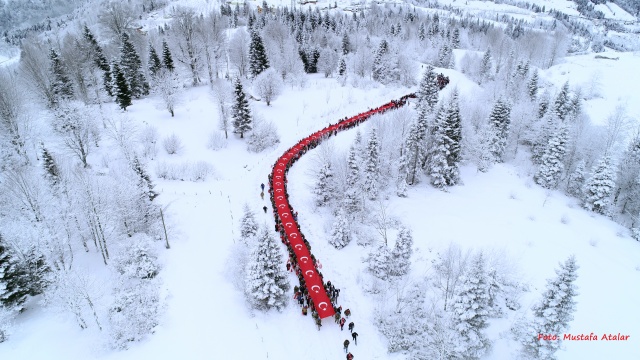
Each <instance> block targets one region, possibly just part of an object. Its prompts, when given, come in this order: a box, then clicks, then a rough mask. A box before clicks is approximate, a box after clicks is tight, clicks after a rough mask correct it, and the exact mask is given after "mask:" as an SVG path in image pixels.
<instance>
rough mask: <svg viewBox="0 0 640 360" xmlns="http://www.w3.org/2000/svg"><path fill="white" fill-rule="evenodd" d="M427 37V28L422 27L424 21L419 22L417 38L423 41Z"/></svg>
mask: <svg viewBox="0 0 640 360" xmlns="http://www.w3.org/2000/svg"><path fill="white" fill-rule="evenodd" d="M426 37H427V30H426V29H425V27H424V23H420V27H419V28H418V39H420V41H423V40H424V39H425V38H426Z"/></svg>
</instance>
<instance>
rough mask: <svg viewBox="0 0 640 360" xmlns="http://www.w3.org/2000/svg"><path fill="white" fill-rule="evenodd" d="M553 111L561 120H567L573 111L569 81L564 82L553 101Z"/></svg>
mask: <svg viewBox="0 0 640 360" xmlns="http://www.w3.org/2000/svg"><path fill="white" fill-rule="evenodd" d="M553 111H554V112H555V115H556V116H557V117H558V119H560V120H563V121H564V120H567V119H568V116H569V114H570V113H571V112H572V101H571V98H570V96H569V82H566V83H564V85H563V86H562V89H560V92H559V93H558V95H557V96H556V99H555V100H554V102H553Z"/></svg>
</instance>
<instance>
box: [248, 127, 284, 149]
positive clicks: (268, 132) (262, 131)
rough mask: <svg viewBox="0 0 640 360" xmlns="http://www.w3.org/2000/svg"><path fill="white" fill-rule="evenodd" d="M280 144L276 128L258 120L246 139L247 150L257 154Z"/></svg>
mask: <svg viewBox="0 0 640 360" xmlns="http://www.w3.org/2000/svg"><path fill="white" fill-rule="evenodd" d="M278 143H280V135H278V128H277V127H276V126H275V125H274V124H273V123H272V122H271V121H266V120H261V119H258V120H256V121H254V125H253V130H252V131H251V132H250V133H249V136H248V138H247V150H248V151H250V152H254V153H258V152H261V151H264V150H266V149H268V148H270V147H272V146H275V145H276V144H278Z"/></svg>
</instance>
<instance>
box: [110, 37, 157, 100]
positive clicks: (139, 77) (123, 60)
mask: <svg viewBox="0 0 640 360" xmlns="http://www.w3.org/2000/svg"><path fill="white" fill-rule="evenodd" d="M121 41H122V43H121V45H120V64H119V65H120V70H121V71H122V74H123V75H124V77H125V79H126V80H127V85H128V86H129V90H130V91H131V96H132V97H134V98H140V97H142V96H144V95H149V83H148V82H147V79H146V77H145V76H144V72H143V71H142V61H141V60H140V56H139V55H138V52H137V51H136V48H135V47H134V46H133V43H132V42H131V40H130V39H129V35H127V33H126V32H125V33H123V34H122V39H121ZM116 82H117V79H116Z"/></svg>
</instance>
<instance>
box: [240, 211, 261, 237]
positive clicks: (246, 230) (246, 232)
mask: <svg viewBox="0 0 640 360" xmlns="http://www.w3.org/2000/svg"><path fill="white" fill-rule="evenodd" d="M256 235H258V222H257V221H256V214H255V213H254V212H253V211H251V208H250V207H249V204H247V203H245V204H244V207H243V209H242V219H240V238H241V239H242V241H243V242H244V243H245V244H249V243H252V242H253V241H250V239H252V238H254V237H255V236H256Z"/></svg>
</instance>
